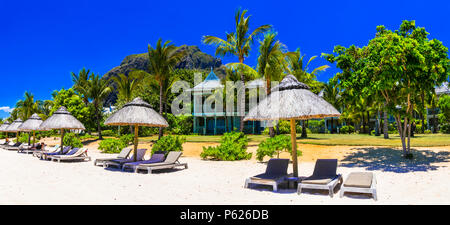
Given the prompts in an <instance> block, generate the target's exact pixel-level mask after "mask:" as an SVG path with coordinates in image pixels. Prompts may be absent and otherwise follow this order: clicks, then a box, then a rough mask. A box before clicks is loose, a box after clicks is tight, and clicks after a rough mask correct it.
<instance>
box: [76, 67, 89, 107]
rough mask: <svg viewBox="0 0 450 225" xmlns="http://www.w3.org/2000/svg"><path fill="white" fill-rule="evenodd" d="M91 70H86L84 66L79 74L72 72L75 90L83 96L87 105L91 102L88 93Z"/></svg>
mask: <svg viewBox="0 0 450 225" xmlns="http://www.w3.org/2000/svg"><path fill="white" fill-rule="evenodd" d="M89 73H90V70H86V68H83V69H81V70H80V72H78V74H76V73H74V72H71V75H72V82H73V87H72V88H73V90H74V91H75V92H77V94H78V95H79V96H81V98H83V101H84V103H85V104H86V105H87V104H88V103H89V96H88V95H89V94H88V91H89V90H88V89H89V87H88V80H89Z"/></svg>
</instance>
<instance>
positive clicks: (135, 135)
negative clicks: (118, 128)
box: [133, 125, 139, 162]
mask: <svg viewBox="0 0 450 225" xmlns="http://www.w3.org/2000/svg"><path fill="white" fill-rule="evenodd" d="M138 133H139V127H138V126H137V125H134V153H133V158H134V161H135V162H136V161H137V147H138Z"/></svg>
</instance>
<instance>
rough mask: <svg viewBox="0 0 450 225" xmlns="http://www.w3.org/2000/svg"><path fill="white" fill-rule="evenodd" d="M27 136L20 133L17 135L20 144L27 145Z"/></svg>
mask: <svg viewBox="0 0 450 225" xmlns="http://www.w3.org/2000/svg"><path fill="white" fill-rule="evenodd" d="M28 138H29V134H28V133H21V134H20V135H19V142H20V143H28Z"/></svg>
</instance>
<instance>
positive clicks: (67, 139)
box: [63, 133, 83, 148]
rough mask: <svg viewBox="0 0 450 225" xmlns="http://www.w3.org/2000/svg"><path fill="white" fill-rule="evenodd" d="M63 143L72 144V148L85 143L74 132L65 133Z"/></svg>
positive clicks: (79, 146) (65, 144)
mask: <svg viewBox="0 0 450 225" xmlns="http://www.w3.org/2000/svg"><path fill="white" fill-rule="evenodd" d="M63 143H64V146H71V147H72V148H81V147H83V143H81V141H80V139H79V138H78V137H77V135H76V134H74V133H67V134H65V135H64V140H63Z"/></svg>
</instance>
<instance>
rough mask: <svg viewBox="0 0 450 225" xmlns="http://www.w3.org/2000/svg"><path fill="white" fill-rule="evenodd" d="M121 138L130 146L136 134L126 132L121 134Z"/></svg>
mask: <svg viewBox="0 0 450 225" xmlns="http://www.w3.org/2000/svg"><path fill="white" fill-rule="evenodd" d="M119 139H120V141H122V142H123V144H124V145H126V146H128V145H131V144H133V141H134V135H132V134H125V135H122V136H120V138H119Z"/></svg>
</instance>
